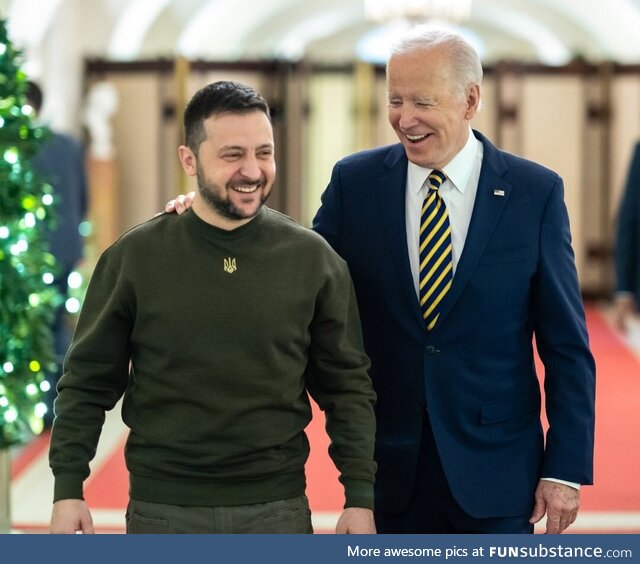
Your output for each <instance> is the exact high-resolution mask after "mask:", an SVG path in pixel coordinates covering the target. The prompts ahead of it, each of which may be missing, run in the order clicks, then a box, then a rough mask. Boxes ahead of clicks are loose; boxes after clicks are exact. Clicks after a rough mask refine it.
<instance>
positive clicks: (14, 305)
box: [0, 20, 60, 449]
mask: <svg viewBox="0 0 640 564" xmlns="http://www.w3.org/2000/svg"><path fill="white" fill-rule="evenodd" d="M26 80H27V79H26V76H25V74H24V73H23V72H22V71H21V70H20V53H19V52H18V51H17V50H16V49H15V48H14V46H13V45H12V44H11V42H10V41H9V38H8V36H7V28H6V22H5V21H2V20H0V449H6V448H7V447H9V446H11V445H13V444H18V443H22V442H25V441H26V440H28V439H29V438H30V437H32V436H33V434H34V433H36V434H37V433H39V432H40V431H41V430H42V416H43V415H44V413H45V411H46V406H45V404H44V403H43V402H42V396H43V393H44V392H46V391H47V390H48V389H49V384H48V382H47V381H46V380H45V372H47V371H51V372H53V371H54V370H55V369H56V367H55V365H54V364H53V358H54V356H53V337H52V332H51V323H52V319H53V315H54V312H55V308H56V307H57V305H58V303H59V300H60V297H59V296H58V294H57V291H56V290H55V288H54V286H53V285H52V283H53V281H54V275H55V259H54V257H53V255H51V254H50V253H49V252H48V250H47V243H46V240H45V238H44V233H43V228H44V227H45V226H50V224H51V222H52V220H53V218H52V212H53V209H52V205H53V203H54V197H53V189H52V188H51V186H50V185H49V184H47V183H46V182H45V181H44V180H43V179H42V178H41V177H40V176H39V175H38V174H36V173H35V172H34V170H33V169H32V168H31V166H30V165H29V160H30V159H31V157H33V156H34V155H35V154H36V152H37V151H38V149H39V148H40V146H41V144H42V142H43V141H44V140H45V138H46V136H47V135H48V131H47V130H46V129H45V128H43V127H37V126H36V125H35V124H34V123H33V110H32V108H31V107H30V106H28V104H27V102H26V98H25V91H26Z"/></svg>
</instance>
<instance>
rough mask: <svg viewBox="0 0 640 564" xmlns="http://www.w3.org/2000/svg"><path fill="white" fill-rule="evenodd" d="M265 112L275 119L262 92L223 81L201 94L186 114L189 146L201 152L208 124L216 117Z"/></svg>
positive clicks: (201, 91)
mask: <svg viewBox="0 0 640 564" xmlns="http://www.w3.org/2000/svg"><path fill="white" fill-rule="evenodd" d="M250 112H264V114H266V116H267V117H268V118H269V119H271V115H270V113H269V105H268V104H267V102H266V100H265V99H264V98H263V97H262V96H261V95H260V93H259V92H257V91H256V90H254V89H253V88H251V87H250V86H247V85H246V84H241V83H239V82H233V81H230V80H222V81H219V82H213V83H211V84H208V85H207V86H205V87H204V88H202V89H200V90H198V91H197V92H196V93H195V94H194V95H193V98H191V100H190V101H189V103H188V104H187V107H186V109H185V111H184V132H185V144H186V145H187V147H189V148H190V149H191V150H192V151H194V152H197V151H198V147H200V143H202V142H203V141H204V140H205V138H206V134H205V131H204V120H206V119H207V118H208V117H210V116H212V115H213V114H225V113H231V114H247V113H250Z"/></svg>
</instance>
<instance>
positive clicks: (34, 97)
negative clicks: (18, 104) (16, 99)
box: [25, 80, 43, 113]
mask: <svg viewBox="0 0 640 564" xmlns="http://www.w3.org/2000/svg"><path fill="white" fill-rule="evenodd" d="M25 94H26V96H27V102H29V105H30V106H31V107H32V108H33V109H34V110H35V111H36V113H38V112H39V111H40V108H41V107H42V98H43V96H42V90H41V89H40V87H39V86H38V85H37V84H36V83H35V82H31V81H30V80H29V81H27V90H26V92H25Z"/></svg>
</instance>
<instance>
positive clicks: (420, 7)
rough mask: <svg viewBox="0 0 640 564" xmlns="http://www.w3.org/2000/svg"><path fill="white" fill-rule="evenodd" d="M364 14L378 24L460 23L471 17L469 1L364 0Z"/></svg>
mask: <svg viewBox="0 0 640 564" xmlns="http://www.w3.org/2000/svg"><path fill="white" fill-rule="evenodd" d="M364 14H365V18H366V19H367V20H369V21H372V22H374V23H378V24H380V23H387V22H389V21H392V20H405V21H410V22H424V21H427V20H445V21H450V22H461V21H463V20H466V19H468V18H469V16H470V15H471V0H364Z"/></svg>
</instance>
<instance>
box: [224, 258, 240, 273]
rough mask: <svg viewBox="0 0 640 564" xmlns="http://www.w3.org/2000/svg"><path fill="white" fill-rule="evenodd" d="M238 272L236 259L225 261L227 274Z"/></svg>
mask: <svg viewBox="0 0 640 564" xmlns="http://www.w3.org/2000/svg"><path fill="white" fill-rule="evenodd" d="M236 270H238V267H237V266H236V259H234V258H231V257H229V258H226V259H224V271H225V272H228V273H229V274H233V273H234V272H235V271H236Z"/></svg>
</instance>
